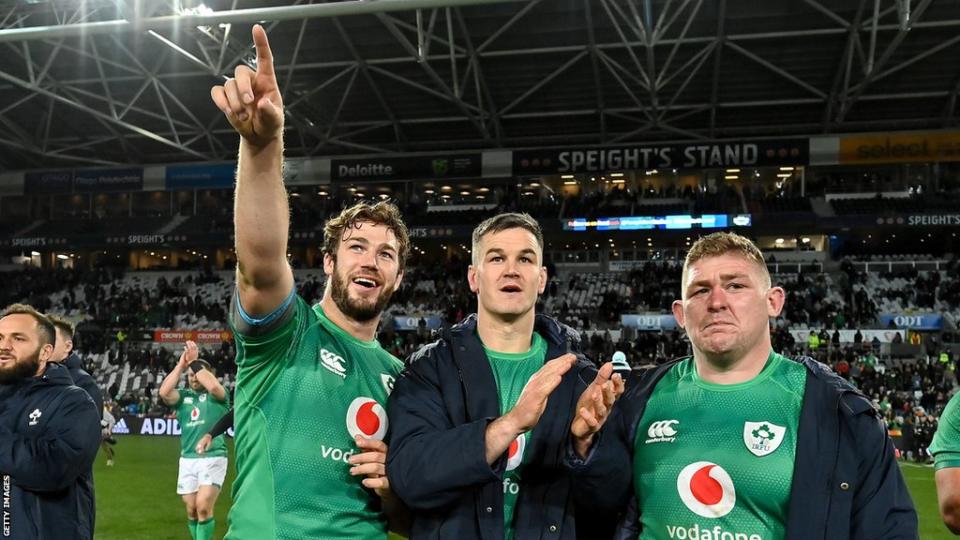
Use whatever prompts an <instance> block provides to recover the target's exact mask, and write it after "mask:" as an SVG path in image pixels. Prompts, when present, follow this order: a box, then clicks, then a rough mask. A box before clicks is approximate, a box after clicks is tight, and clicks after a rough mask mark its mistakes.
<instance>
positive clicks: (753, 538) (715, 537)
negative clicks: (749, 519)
mask: <svg viewBox="0 0 960 540" xmlns="http://www.w3.org/2000/svg"><path fill="white" fill-rule="evenodd" d="M667 534H668V535H669V536H670V538H676V539H677V540H763V537H762V536H760V535H759V534H747V533H741V532H730V531H725V530H723V529H721V528H720V526H719V525H717V526H715V527H714V528H712V529H709V528H707V527H704V528H702V529H701V528H700V525H697V524H694V525H691V526H690V527H678V526H673V525H667Z"/></svg>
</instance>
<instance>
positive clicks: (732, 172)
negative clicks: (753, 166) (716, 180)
mask: <svg viewBox="0 0 960 540" xmlns="http://www.w3.org/2000/svg"><path fill="white" fill-rule="evenodd" d="M739 172H740V169H727V174H734V173H739Z"/></svg>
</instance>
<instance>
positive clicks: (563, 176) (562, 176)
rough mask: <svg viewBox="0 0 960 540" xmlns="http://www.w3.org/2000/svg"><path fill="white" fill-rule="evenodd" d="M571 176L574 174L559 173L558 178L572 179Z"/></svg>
mask: <svg viewBox="0 0 960 540" xmlns="http://www.w3.org/2000/svg"><path fill="white" fill-rule="evenodd" d="M573 177H574V176H573V175H572V174H561V175H560V178H561V179H563V180H570V179H572V178H573Z"/></svg>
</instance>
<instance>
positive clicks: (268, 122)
mask: <svg viewBox="0 0 960 540" xmlns="http://www.w3.org/2000/svg"><path fill="white" fill-rule="evenodd" d="M253 43H254V45H255V46H256V48H257V70H256V71H254V70H252V69H250V67H248V66H246V65H239V66H237V68H236V70H234V77H233V78H232V79H229V78H228V79H227V80H226V82H224V83H223V85H222V86H214V87H213V88H212V89H210V96H211V97H212V98H213V102H214V103H215V104H216V105H217V108H219V109H220V110H221V111H223V114H224V115H225V116H226V117H227V121H228V122H230V125H231V126H233V129H235V130H237V133H239V134H240V136H241V137H243V138H244V140H246V141H247V142H248V143H250V144H251V145H253V146H256V147H260V148H262V147H264V146H267V145H268V144H270V143H271V142H274V141H276V140H278V139H281V138H282V136H283V99H282V98H281V96H280V88H279V86H278V85H277V76H276V73H274V70H273V53H272V52H271V50H270V43H269V42H268V41H267V33H266V32H265V31H264V29H263V27H262V26H260V25H259V24H258V25H255V26H254V27H253Z"/></svg>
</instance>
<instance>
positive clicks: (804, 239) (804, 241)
mask: <svg viewBox="0 0 960 540" xmlns="http://www.w3.org/2000/svg"><path fill="white" fill-rule="evenodd" d="M800 241H801V242H803V243H804V244H809V243H810V239H809V238H807V237H806V236H804V237H803V238H801V239H800Z"/></svg>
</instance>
